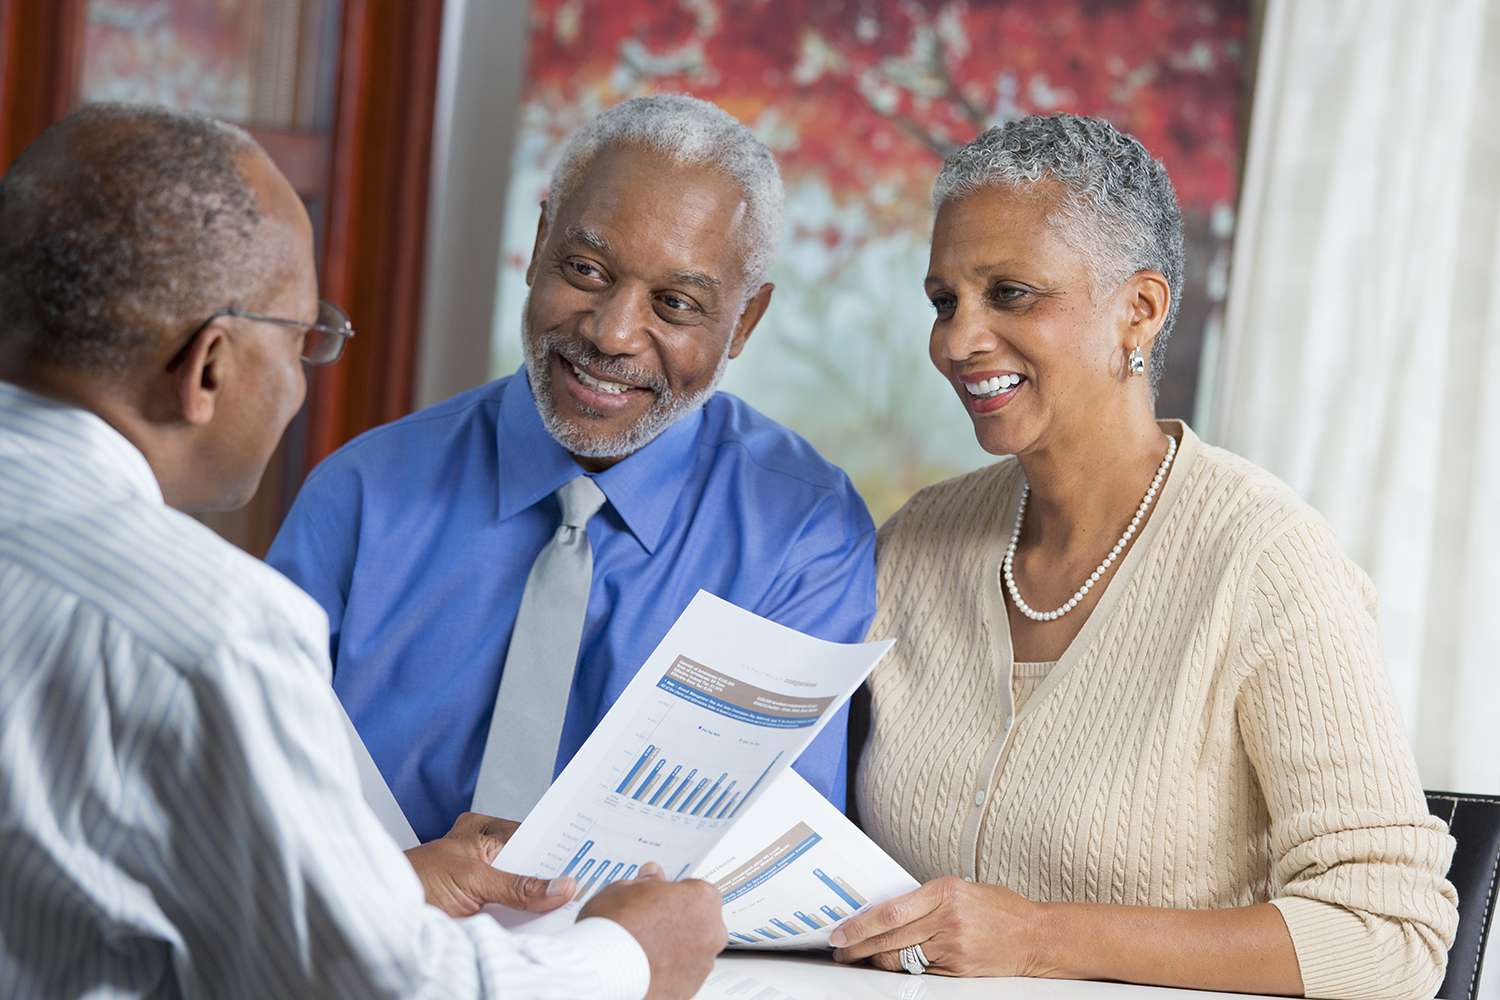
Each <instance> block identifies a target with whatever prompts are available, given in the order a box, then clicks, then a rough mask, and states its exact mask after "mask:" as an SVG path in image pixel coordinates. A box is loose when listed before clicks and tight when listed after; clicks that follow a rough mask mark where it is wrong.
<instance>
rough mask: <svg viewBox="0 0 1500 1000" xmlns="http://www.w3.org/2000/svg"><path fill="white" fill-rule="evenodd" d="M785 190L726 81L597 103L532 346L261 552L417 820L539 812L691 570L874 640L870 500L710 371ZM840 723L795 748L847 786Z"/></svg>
mask: <svg viewBox="0 0 1500 1000" xmlns="http://www.w3.org/2000/svg"><path fill="white" fill-rule="evenodd" d="M783 200H784V196H783V192H782V185H781V179H780V175H779V174H778V172H777V168H776V164H775V160H774V159H773V158H772V156H771V153H770V152H769V150H767V149H766V148H765V146H764V145H762V144H761V143H760V142H759V141H758V140H757V139H755V138H754V136H753V135H751V133H750V132H749V131H748V130H747V129H746V128H745V127H744V126H743V125H741V124H740V123H739V122H737V121H736V120H735V119H733V118H732V117H730V116H729V115H728V114H726V113H725V112H724V111H723V110H721V109H719V108H718V107H716V106H714V105H712V104H709V103H707V102H704V101H700V100H696V99H694V98H689V97H684V96H680V95H671V96H654V97H645V98H637V99H635V100H631V101H627V102H625V103H623V104H620V105H617V106H615V107H613V108H611V109H609V110H607V111H605V112H604V113H603V114H601V115H600V116H599V117H598V118H596V119H595V120H594V121H593V122H592V123H591V124H589V125H587V126H585V127H584V128H583V129H581V130H580V131H579V132H578V133H577V134H575V135H574V136H573V137H572V138H571V139H570V140H569V142H568V144H567V146H566V148H565V149H564V152H563V155H562V159H561V161H560V162H559V164H558V166H557V168H556V170H555V172H554V173H553V176H552V182H551V188H550V192H549V197H548V199H547V200H546V201H545V202H543V203H542V211H541V217H540V219H539V220H538V223H537V235H536V244H535V247H534V248H533V251H532V258H531V263H530V266H529V268H528V269H527V273H526V280H527V284H528V285H529V286H530V294H529V295H528V298H527V301H526V304H525V307H524V309H523V316H522V339H523V342H524V347H525V356H526V364H525V366H524V367H523V368H522V369H521V370H520V371H518V372H516V373H515V374H513V375H511V376H509V377H506V378H502V379H500V380H498V381H496V382H493V383H490V384H489V385H485V386H482V387H480V388H478V389H475V390H473V391H470V392H467V393H464V394H462V395H459V396H456V397H454V398H453V399H450V400H448V401H447V402H444V403H440V404H438V405H436V406H434V407H431V408H429V409H426V410H423V411H420V412H418V413H415V414H412V415H411V416H408V417H406V418H404V419H402V420H399V421H396V422H395V423H393V424H389V425H387V426H385V427H381V428H377V429H375V430H373V431H371V432H369V433H367V434H364V435H362V436H361V437H359V438H356V439H355V440H354V441H352V442H351V443H349V444H348V445H346V446H345V447H343V448H342V449H340V450H339V451H338V452H337V453H336V454H334V455H333V456H332V457H330V458H329V459H328V460H327V461H325V462H324V463H323V464H322V465H320V466H319V467H318V468H317V469H316V470H315V471H314V472H313V474H312V475H311V476H310V477H309V478H308V480H307V482H306V484H305V485H304V486H303V489H302V492H301V494H300V496H299V497H298V498H297V502H296V504H295V505H294V506H293V508H292V511H291V513H290V515H288V518H287V521H286V523H285V524H284V525H283V527H282V529H281V533H280V535H279V536H278V537H277V539H276V542H275V544H274V545H273V547H272V549H271V552H270V555H269V556H268V559H269V561H270V562H271V564H272V565H273V566H275V567H276V568H278V569H280V570H281V571H282V572H283V573H285V574H286V575H287V576H289V577H291V579H292V580H294V581H296V582H297V583H298V584H300V585H301V586H302V588H303V589H304V590H306V591H307V592H308V593H309V594H311V595H312V596H313V597H314V598H315V599H317V601H318V602H319V603H320V604H321V605H322V606H323V607H324V609H326V610H327V612H328V618H329V621H330V625H331V631H332V635H331V642H332V653H333V663H334V680H333V683H334V688H335V690H336V691H337V693H338V696H339V698H340V699H341V700H342V701H343V703H344V706H345V707H346V709H347V710H348V712H349V715H350V717H351V718H352V719H353V720H354V724H355V726H356V728H357V729H358V730H359V733H360V735H361V737H362V738H363V739H364V741H365V743H366V745H367V746H368V747H369V749H370V752H371V754H372V756H373V757H374V759H375V762H376V764H377V765H378V766H379V768H380V770H381V772H382V774H383V775H384V776H385V778H386V781H387V782H388V783H389V784H390V786H391V789H392V790H393V791H394V793H395V795H396V798H397V800H398V801H399V802H400V804H401V806H402V808H403V810H404V811H405V813H406V815H407V818H408V819H409V820H410V821H411V823H412V825H413V827H414V829H415V831H416V833H417V835H418V836H419V837H421V838H422V839H423V840H430V839H433V838H436V837H439V836H441V835H442V834H443V833H444V832H445V831H446V830H448V828H449V826H450V825H451V824H452V823H453V822H454V820H455V819H456V818H457V817H458V816H459V815H460V814H461V813H463V812H465V811H467V810H470V809H472V810H473V811H476V812H481V813H490V814H493V815H497V816H502V817H505V818H507V819H515V820H519V819H521V818H523V816H524V815H525V813H526V811H527V810H529V809H530V807H531V805H533V804H534V803H535V800H536V798H538V797H540V795H541V793H542V791H544V790H545V788H546V786H547V784H548V783H549V782H550V781H551V780H552V778H553V777H554V776H555V774H556V773H557V772H559V771H561V770H562V768H563V767H565V766H566V765H567V763H568V761H569V760H570V759H571V758H572V757H573V754H574V753H576V752H577V750H578V749H579V747H580V746H582V744H583V742H584V740H585V739H586V738H587V737H588V735H589V733H590V732H592V731H593V728H594V726H595V725H597V724H598V722H599V720H600V719H601V718H603V716H604V714H605V713H606V712H607V711H608V710H609V708H610V706H611V705H612V704H613V703H614V701H615V699H616V698H617V697H618V696H619V694H620V692H621V691H622V690H624V688H625V686H626V684H628V683H629V682H630V680H631V678H632V677H633V676H634V674H635V672H636V670H637V669H638V668H639V667H640V665H641V664H642V663H644V662H645V660H646V657H647V656H648V655H649V654H650V652H651V650H652V649H653V648H654V647H655V645H656V643H657V642H658V641H660V639H661V637H662V636H663V635H664V634H665V633H666V631H667V629H668V628H669V627H670V626H671V624H672V622H673V621H675V620H676V618H677V616H678V615H679V614H680V613H681V612H682V610H683V608H685V607H686V606H687V603H688V601H689V600H691V598H692V596H693V595H694V594H695V593H696V592H697V591H698V590H699V589H700V588H701V589H704V590H708V591H710V592H712V593H714V594H717V595H719V596H720V597H723V598H725V599H727V600H729V601H732V602H733V603H735V604H738V605H740V606H742V607H745V608H749V609H751V610H753V611H755V612H757V613H759V614H761V615H764V616H766V617H768V618H770V619H772V620H775V621H778V622H781V623H783V624H785V625H789V626H791V627H793V628H797V629H801V630H803V631H805V632H809V633H811V634H813V635H817V636H821V637H823V638H826V639H832V640H836V641H842V642H853V641H858V640H859V639H861V638H863V636H864V633H865V630H866V628H867V627H868V626H869V623H870V619H871V617H872V615H873V613H874V604H875V583H874V565H873V563H874V528H873V525H872V524H871V521H870V517H869V513H868V512H867V510H866V509H865V505H864V503H863V502H862V501H861V500H860V498H859V495H858V494H857V493H856V492H855V490H854V488H853V486H852V485H851V484H850V482H849V480H848V477H847V476H845V475H844V474H843V473H842V472H841V471H840V470H839V469H837V468H835V467H834V466H832V465H830V464H829V463H828V462H826V461H825V460H824V459H823V458H822V457H820V456H819V455H818V454H817V452H815V451H814V450H813V448H812V447H811V446H810V445H809V444H808V443H807V442H806V441H804V440H803V439H802V438H800V437H798V436H797V435H796V434H794V433H792V432H791V431H789V430H787V429H786V428H784V427H782V426H780V425H778V424H777V423H775V422H773V421H771V420H770V419H768V418H766V417H765V416H762V415H761V414H760V413H757V412H756V411H755V410H753V409H752V408H751V407H749V406H748V405H746V404H745V403H744V402H742V401H741V400H739V399H737V398H735V397H733V396H731V395H728V394H725V393H720V392H716V391H715V389H716V386H717V384H718V381H719V379H720V377H721V375H722V374H723V371H724V367H725V365H726V364H727V362H728V361H729V360H730V359H731V358H734V357H736V356H737V355H738V354H739V353H740V351H741V350H743V349H744V347H745V343H746V341H747V340H748V339H749V337H750V334H751V332H752V331H753V330H754V329H755V326H756V323H757V322H758V321H759V320H760V318H761V316H762V315H763V314H764V313H765V310H766V307H767V305H768V304H769V303H770V300H771V292H772V286H771V285H770V284H768V283H766V281H765V278H766V274H767V272H768V270H769V268H770V263H771V259H772V256H773V255H774V251H775V246H776V243H777V240H778V238H779V235H780V230H781V215H782V204H783ZM845 729H846V719H845V715H844V713H843V712H841V713H840V714H839V715H838V717H836V718H835V719H833V720H831V722H830V723H829V725H828V727H827V728H826V729H825V730H824V731H823V733H822V734H821V735H820V736H819V737H818V739H817V740H816V741H814V743H813V744H812V746H811V747H810V748H809V749H808V750H807V752H806V753H804V754H803V756H802V757H801V759H800V760H799V761H798V762H797V764H796V767H797V770H798V771H800V772H801V773H802V775H803V776H804V777H805V778H807V779H808V781H809V782H811V783H812V784H813V785H814V786H815V787H817V788H818V789H819V790H820V791H821V792H822V793H823V794H824V795H826V796H827V797H828V798H829V799H830V800H832V801H833V802H834V803H835V804H838V805H840V806H842V805H843V798H844V780H845V771H846V767H847V753H846V748H845ZM481 774H483V775H484V778H483V779H482V780H481ZM506 782H509V785H508V786H506V787H500V786H502V785H506ZM476 783H477V784H478V785H479V788H480V794H479V796H478V797H477V798H476V791H475V790H476ZM497 783H498V784H497Z"/></svg>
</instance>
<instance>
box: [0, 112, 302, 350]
mask: <svg viewBox="0 0 1500 1000" xmlns="http://www.w3.org/2000/svg"><path fill="white" fill-rule="evenodd" d="M258 149H259V146H257V145H256V143H255V141H254V140H253V139H251V138H250V136H249V135H248V134H246V133H245V132H244V131H243V130H242V129H239V128H236V127H234V126H232V125H226V124H224V123H222V122H219V121H216V120H215V119H212V118H209V117H207V116H205V115H199V114H193V113H190V112H184V111H175V110H171V109H168V108H161V107H152V106H145V105H130V104H114V103H105V104H92V105H89V106H87V107H85V108H83V109H82V110H80V111H78V112H76V113H74V114H72V115H69V116H68V117H67V118H64V119H63V120H62V121H60V122H58V123H57V124H55V125H53V126H52V127H51V128H49V129H47V131H46V132H44V133H43V134H42V136H41V137H40V138H39V139H37V141H36V142H34V143H33V144H32V145H31V146H29V147H28V148H27V149H26V150H25V151H24V152H22V153H21V155H20V156H19V157H18V158H17V159H16V162H15V163H14V164H13V165H12V167H11V169H10V171H9V172H8V173H7V174H6V175H5V177H4V179H3V180H0V316H4V317H5V322H4V326H3V328H0V338H3V339H5V340H9V341H11V345H12V346H14V347H16V348H19V352H20V356H21V357H22V358H23V359H24V360H25V362H26V363H33V362H41V363H45V364H52V365H58V366H62V367H68V368H76V369H81V370H84V371H89V372H93V373H97V374H107V373H116V374H118V373H121V372H123V371H125V370H128V369H130V368H131V367H133V365H134V364H135V363H137V361H138V360H140V359H141V358H142V356H143V354H144V352H145V351H147V350H148V349H150V348H151V347H153V346H155V345H156V344H157V343H158V341H159V338H160V337H162V336H175V335H176V334H177V333H179V332H183V331H182V328H183V327H184V326H186V325H189V324H193V323H197V322H201V321H202V320H205V319H207V318H208V316H209V315H210V314H211V313H212V312H213V311H215V310H217V309H220V308H223V307H224V306H227V305H231V304H241V303H242V302H243V303H244V304H247V305H248V304H251V303H250V302H248V297H249V296H250V295H253V294H256V293H258V292H259V291H261V290H263V289H264V287H265V285H266V283H267V281H268V279H269V277H270V276H271V274H272V272H273V271H274V272H277V273H279V266H278V265H277V264H276V262H275V261H272V260H270V259H268V254H266V253H262V252H259V250H258V247H259V244H260V242H261V241H258V240H257V239H256V237H257V235H258V234H259V233H260V226H261V223H262V213H261V210H260V207H259V204H258V202H257V199H256V196H255V193H254V191H253V190H251V188H250V187H249V185H248V184H247V183H246V180H245V177H244V175H243V174H242V173H241V170H240V164H241V161H242V159H243V157H244V156H245V155H247V154H249V153H251V152H252V151H255V150H258Z"/></svg>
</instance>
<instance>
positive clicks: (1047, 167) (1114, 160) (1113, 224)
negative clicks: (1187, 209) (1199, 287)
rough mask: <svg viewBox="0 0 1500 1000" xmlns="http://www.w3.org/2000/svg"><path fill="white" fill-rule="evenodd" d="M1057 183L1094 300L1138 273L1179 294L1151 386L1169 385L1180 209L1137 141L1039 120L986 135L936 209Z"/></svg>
mask: <svg viewBox="0 0 1500 1000" xmlns="http://www.w3.org/2000/svg"><path fill="white" fill-rule="evenodd" d="M1046 180H1052V181H1056V182H1057V183H1059V184H1061V185H1062V187H1063V190H1064V192H1065V194H1064V196H1063V200H1062V205H1061V206H1060V209H1059V211H1058V213H1057V215H1058V221H1059V223H1060V224H1061V227H1062V230H1063V233H1064V238H1065V239H1066V240H1067V241H1068V244H1069V245H1070V246H1072V247H1073V248H1074V249H1075V250H1076V251H1077V252H1078V253H1080V254H1082V255H1083V257H1084V258H1085V259H1086V260H1087V262H1088V268H1089V274H1090V277H1091V282H1092V285H1093V290H1094V294H1095V295H1096V297H1097V296H1098V295H1100V294H1101V293H1104V292H1107V291H1109V290H1111V289H1113V288H1116V287H1118V286H1119V284H1120V283H1121V282H1122V281H1124V280H1125V279H1126V278H1128V277H1130V276H1131V275H1132V274H1135V273H1137V272H1139V271H1160V272H1161V273H1162V274H1163V275H1164V276H1165V277H1166V279H1167V287H1168V288H1169V289H1170V290H1171V297H1172V301H1171V305H1170V306H1169V307H1168V310H1167V319H1166V322H1164V323H1163V324H1162V327H1161V332H1159V333H1158V334H1157V335H1156V341H1155V343H1154V344H1153V345H1152V348H1151V388H1152V391H1153V392H1154V391H1155V389H1156V386H1157V385H1158V384H1159V383H1160V382H1161V376H1162V372H1163V370H1164V369H1165V366H1166V348H1167V340H1168V339H1169V338H1170V337H1171V334H1172V327H1173V325H1174V323H1175V322H1176V319H1177V310H1178V308H1179V307H1180V306H1181V304H1182V274H1183V266H1184V262H1185V255H1184V253H1183V244H1182V211H1181V209H1180V208H1179V207H1178V204H1177V192H1176V191H1174V190H1173V188H1172V180H1171V178H1170V177H1168V176H1167V168H1166V167H1164V166H1162V164H1161V161H1160V160H1157V159H1155V158H1154V157H1152V155H1151V154H1150V153H1149V152H1148V151H1147V150H1146V147H1145V146H1143V145H1141V143H1140V141H1139V140H1137V139H1136V138H1135V137H1134V136H1130V135H1127V134H1125V133H1124V132H1121V131H1120V130H1119V129H1117V128H1115V127H1114V126H1113V125H1111V124H1110V123H1109V122H1106V121H1104V120H1102V119H1099V118H1086V117H1084V116H1082V115H1069V114H1058V115H1031V116H1029V117H1026V118H1022V119H1020V120H1019V121H1013V122H1009V123H1007V124H1005V125H1001V126H997V127H995V128H991V129H988V130H986V131H985V132H984V133H983V134H982V135H980V136H979V137H978V138H977V139H975V140H974V141H973V142H970V143H969V144H968V145H966V146H964V147H962V148H961V149H958V150H956V151H954V152H953V153H951V154H949V156H948V158H947V159H946V160H944V161H943V169H942V171H941V172H940V173H939V174H938V178H937V182H936V183H935V184H934V185H933V191H932V205H933V208H934V209H939V208H942V206H943V205H944V204H945V203H946V202H949V201H953V200H955V199H959V198H963V197H965V196H967V195H970V194H973V193H974V192H975V191H978V190H980V189H981V188H986V187H994V186H1007V187H1018V188H1026V187H1029V186H1031V185H1033V184H1036V183H1038V182H1040V181H1046Z"/></svg>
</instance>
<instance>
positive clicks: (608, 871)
mask: <svg viewBox="0 0 1500 1000" xmlns="http://www.w3.org/2000/svg"><path fill="white" fill-rule="evenodd" d="M593 848H594V842H593V841H592V840H586V841H584V842H583V845H582V846H581V847H579V848H578V853H577V854H575V855H573V860H572V861H569V862H568V866H567V867H566V868H564V869H563V870H562V874H564V875H572V876H573V879H574V881H576V882H577V883H578V889H577V891H576V892H574V893H573V898H574V899H575V900H583V899H587V898H588V897H589V896H591V895H593V894H594V893H596V892H598V891H599V890H600V889H603V888H604V887H605V886H608V885H612V884H613V883H615V882H623V881H626V880H628V879H632V878H635V873H636V872H637V871H639V870H640V866H639V865H637V864H632V863H630V862H627V861H623V860H617V859H614V858H588V859H587V860H584V856H585V855H587V854H588V853H589V852H590V851H591V850H593Z"/></svg>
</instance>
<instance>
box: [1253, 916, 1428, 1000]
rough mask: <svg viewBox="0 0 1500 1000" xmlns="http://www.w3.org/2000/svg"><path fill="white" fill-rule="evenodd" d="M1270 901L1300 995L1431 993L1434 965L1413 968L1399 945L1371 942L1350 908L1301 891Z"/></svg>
mask: <svg viewBox="0 0 1500 1000" xmlns="http://www.w3.org/2000/svg"><path fill="white" fill-rule="evenodd" d="M1271 905H1272V906H1274V907H1276V908H1277V909H1278V910H1280V911H1281V918H1282V919H1283V920H1285V921H1286V929H1287V931H1288V932H1290V934H1291V936H1292V947H1293V948H1294V949H1295V950H1296V952H1297V965H1298V966H1299V967H1300V969H1301V971H1302V990H1303V995H1304V996H1306V997H1310V998H1319V997H1348V998H1362V997H1389V996H1408V995H1410V996H1432V994H1433V992H1435V991H1436V990H1437V988H1438V984H1439V983H1440V982H1441V980H1442V968H1441V966H1440V965H1434V964H1431V963H1428V964H1425V965H1420V966H1416V967H1414V966H1413V964H1412V963H1411V962H1410V961H1409V956H1403V955H1402V954H1401V949H1399V948H1398V949H1391V948H1386V949H1381V948H1377V947H1372V941H1371V928H1370V926H1369V925H1368V924H1367V923H1366V920H1365V919H1364V918H1362V917H1361V915H1360V914H1358V913H1356V912H1354V911H1352V910H1348V909H1345V908H1344V907H1342V906H1338V905H1335V904H1333V903H1326V902H1323V901H1322V900H1317V899H1307V898H1305V897H1302V896H1282V897H1281V898H1279V899H1273V900H1271ZM1375 956H1379V957H1375ZM1434 974H1435V975H1436V978H1435V979H1434V978H1433V976H1434Z"/></svg>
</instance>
